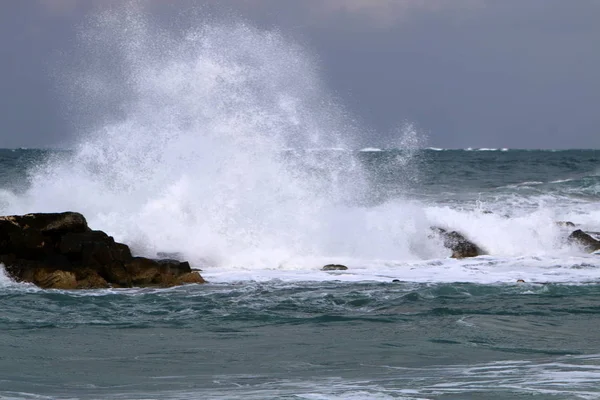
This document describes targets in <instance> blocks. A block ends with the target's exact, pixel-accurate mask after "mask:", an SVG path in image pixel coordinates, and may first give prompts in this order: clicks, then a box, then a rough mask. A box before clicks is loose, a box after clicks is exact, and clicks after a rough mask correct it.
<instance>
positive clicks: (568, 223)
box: [556, 221, 575, 228]
mask: <svg viewBox="0 0 600 400" xmlns="http://www.w3.org/2000/svg"><path fill="white" fill-rule="evenodd" d="M556 225H558V226H563V227H566V228H573V227H574V226H575V224H574V223H572V222H571V221H556Z"/></svg>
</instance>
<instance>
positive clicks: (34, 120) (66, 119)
mask: <svg viewBox="0 0 600 400" xmlns="http://www.w3.org/2000/svg"><path fill="white" fill-rule="evenodd" d="M118 3H120V1H119V0H19V1H9V0H5V1H0V57H1V61H2V62H1V63H0V88H1V93H0V147H20V146H25V147H47V146H64V145H65V143H68V140H69V139H70V138H72V137H73V136H76V135H77V132H76V130H77V128H75V127H76V126H77V123H75V122H74V121H78V120H79V119H80V118H82V117H81V116H80V115H75V113H74V111H73V110H74V109H73V108H71V107H70V106H69V101H73V100H72V99H68V98H67V97H68V96H67V95H66V94H65V92H64V90H62V89H61V88H60V87H61V85H59V84H58V82H63V83H64V82H65V80H68V77H67V76H64V75H66V72H64V74H62V71H61V63H62V62H64V60H65V59H68V58H77V57H78V55H79V54H81V53H80V52H79V45H78V39H77V35H78V32H80V31H81V29H82V26H85V24H86V21H89V17H90V14H91V13H96V12H99V10H100V9H104V8H106V7H114V6H115V4H116V5H118ZM142 3H143V5H144V7H145V8H146V9H147V12H149V13H150V14H151V15H152V17H153V18H155V19H156V20H157V21H164V22H165V23H166V24H167V25H168V23H172V21H174V19H172V16H173V15H175V14H181V11H182V10H189V7H190V4H195V6H201V7H200V8H201V9H202V10H201V11H198V12H197V14H200V15H202V14H205V15H206V14H210V15H211V18H227V17H226V15H236V16H237V18H241V19H243V20H245V21H247V22H248V23H249V24H252V25H256V26H257V27H258V28H260V29H268V30H277V31H279V32H281V34H282V35H284V36H286V37H289V38H290V40H293V41H297V42H298V43H300V44H301V45H302V46H304V47H305V48H307V51H308V52H310V53H312V54H314V56H315V58H316V59H318V60H319V63H320V70H321V71H322V74H323V80H324V82H325V84H326V85H327V86H328V89H329V90H330V91H331V93H333V94H334V95H335V96H337V97H338V98H339V99H340V101H341V102H342V103H343V104H344V105H345V106H346V108H347V110H348V112H349V113H350V114H351V115H353V116H354V118H355V119H356V120H358V121H360V122H359V123H360V125H361V126H363V127H364V132H365V133H364V135H363V137H362V138H361V145H364V146H389V145H390V144H392V145H393V143H394V140H395V138H394V135H395V133H394V132H396V131H397V127H398V126H400V125H401V124H402V123H403V122H404V121H410V122H413V123H414V124H416V125H417V126H418V127H419V129H420V130H421V131H422V132H423V133H424V134H426V135H427V137H428V141H427V145H429V146H434V147H446V148H464V147H509V148H600V23H598V21H599V18H600V1H598V0H197V1H191V0H179V1H178V0H170V1H169V0H147V1H145V2H144V1H142ZM196 8H198V7H196ZM186 12H187V11H186ZM179 20H181V19H179ZM167 21H169V22H167ZM171 28H172V29H177V27H171ZM79 64H81V65H83V64H84V63H79ZM67 69H68V68H65V71H67ZM61 74H62V76H61ZM107 112H108V111H107ZM106 118H107V119H108V118H110V116H108V115H107V116H106Z"/></svg>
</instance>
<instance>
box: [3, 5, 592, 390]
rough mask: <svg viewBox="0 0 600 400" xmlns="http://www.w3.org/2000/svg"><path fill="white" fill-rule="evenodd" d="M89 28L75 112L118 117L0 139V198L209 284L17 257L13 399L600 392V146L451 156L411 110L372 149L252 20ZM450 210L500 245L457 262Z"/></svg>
mask: <svg viewBox="0 0 600 400" xmlns="http://www.w3.org/2000/svg"><path fill="white" fill-rule="evenodd" d="M79 39H80V40H81V46H82V47H83V48H84V49H88V50H89V57H88V58H85V59H84V60H82V62H81V65H77V66H76V67H77V68H75V69H73V70H72V71H71V70H69V71H70V72H69V73H70V75H69V77H68V79H67V81H68V82H69V84H70V85H72V87H70V90H69V95H70V96H73V99H72V100H71V101H72V102H73V103H74V104H76V105H77V107H74V109H80V110H84V109H85V110H87V111H86V112H90V113H94V112H96V111H98V110H102V109H103V107H102V105H106V104H107V102H108V103H111V104H113V105H115V108H116V109H118V112H117V113H116V115H115V114H111V116H110V117H108V116H106V117H105V118H96V120H97V121H100V122H98V123H96V124H93V126H91V127H88V128H85V129H83V128H82V129H81V131H78V134H77V138H76V140H75V142H74V144H73V145H72V146H69V148H68V149H67V150H41V149H5V150H0V214H22V213H28V212H57V211H67V210H70V211H78V212H81V213H83V214H84V215H85V216H86V218H87V220H88V223H89V225H90V226H91V227H92V228H94V229H101V230H104V231H106V232H107V233H109V234H110V235H112V236H114V237H115V239H116V240H118V241H121V242H124V243H127V244H129V245H130V247H131V248H132V250H133V252H134V253H136V254H139V255H145V256H150V257H152V256H156V255H157V253H159V252H174V253H178V254H179V256H180V257H181V258H184V259H186V260H189V261H190V262H191V263H192V264H193V265H194V266H195V267H199V268H202V270H203V272H202V274H203V276H204V277H205V278H206V279H207V280H208V282H209V283H208V284H205V285H191V286H184V287H178V288H172V289H161V290H158V289H139V288H137V289H136V288H133V289H118V290H117V289H115V290H99V291H98V290H96V291H58V290H41V289H38V288H36V287H33V286H31V285H27V284H23V283H15V282H12V281H10V280H9V279H8V278H7V277H6V276H5V275H4V274H0V305H1V309H0V398H2V399H319V400H320V399H327V400H330V399H514V398H531V397H535V398H540V399H545V398H552V399H574V398H579V399H596V398H600V384H599V382H600V335H598V332H597V327H598V325H599V323H600V289H599V287H598V285H597V284H598V282H599V281H600V255H598V254H587V253H585V252H584V251H583V250H582V249H580V248H578V247H577V246H574V245H572V244H570V243H569V242H568V241H567V240H566V238H567V236H568V235H569V234H570V232H571V231H572V230H573V228H568V227H564V226H561V225H559V224H557V223H556V222H557V221H571V222H573V223H575V224H577V225H578V227H579V228H581V229H584V230H587V231H591V232H595V231H600V210H599V207H598V206H599V205H600V151H598V150H563V151H550V150H512V149H455V150H444V149H433V148H426V138H423V136H422V135H421V134H420V133H419V132H418V129H415V128H414V127H413V126H412V125H410V124H403V125H401V126H400V127H399V128H398V131H397V140H395V141H394V143H389V145H388V146H387V147H385V148H383V149H378V148H374V147H369V148H361V146H360V145H357V143H361V142H362V143H364V138H365V137H368V135H371V136H372V137H373V138H376V137H377V135H376V134H375V133H372V132H371V133H369V134H367V133H364V132H367V131H366V130H362V129H361V127H360V126H359V124H357V123H356V121H355V119H354V117H353V116H352V115H349V113H348V111H347V110H345V109H344V107H343V106H341V105H340V104H339V102H338V101H337V100H336V99H335V96H332V95H331V94H329V93H328V91H327V89H326V84H325V83H324V82H323V79H322V73H321V70H320V67H319V65H318V63H316V62H315V59H314V57H313V56H312V55H311V54H310V52H309V51H307V50H306V49H304V48H303V47H302V46H300V45H298V44H296V43H294V42H293V41H290V40H288V39H287V38H285V37H283V36H282V35H281V34H279V33H277V32H269V31H262V30H260V29H257V28H254V27H252V26H249V25H247V24H244V23H239V22H231V21H229V22H227V21H226V22H222V21H221V22H219V23H206V22H203V23H202V24H199V25H198V26H193V27H191V28H190V27H188V28H186V29H182V31H181V32H172V31H165V30H162V29H160V28H157V27H155V26H153V24H152V22H151V21H149V20H148V19H146V18H144V17H143V15H142V14H140V13H139V10H135V9H133V10H131V9H129V10H127V9H126V10H125V11H123V12H118V13H116V14H111V12H107V13H106V14H100V15H98V16H97V17H96V19H95V20H94V23H91V24H89V26H87V27H84V28H82V33H81V35H80V38H79ZM107 60H109V61H110V63H109V65H108V67H106V68H103V67H102V66H103V64H102V62H106V61H107ZM65 70H66V69H65ZM98 112H99V111H98ZM96 117H98V116H96ZM75 125H76V124H75ZM40 134H43V132H40ZM361 137H362V140H360V139H361ZM434 226H436V227H443V228H447V229H453V230H458V231H460V232H462V233H463V234H464V235H466V236H467V237H468V238H470V239H471V240H473V241H474V242H476V243H477V244H478V245H480V246H481V247H482V248H484V249H485V250H486V251H487V253H488V255H485V256H480V257H476V258H472V259H465V260H455V259H450V258H449V255H450V254H449V251H448V250H447V249H445V248H444V247H443V245H442V243H441V241H440V240H439V239H436V238H435V237H432V236H431V229H430V228H431V227H434ZM328 263H342V264H345V265H347V266H348V268H349V269H348V270H347V271H334V272H323V271H321V270H320V269H321V267H322V266H323V265H325V264H328ZM518 280H523V281H524V283H519V282H517V281H518Z"/></svg>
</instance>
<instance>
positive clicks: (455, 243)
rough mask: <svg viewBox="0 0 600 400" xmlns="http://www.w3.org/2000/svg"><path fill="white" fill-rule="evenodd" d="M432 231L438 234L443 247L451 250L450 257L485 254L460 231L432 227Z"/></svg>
mask: <svg viewBox="0 0 600 400" xmlns="http://www.w3.org/2000/svg"><path fill="white" fill-rule="evenodd" d="M431 229H432V230H433V232H434V233H435V234H437V235H439V236H440V237H441V238H442V240H443V242H444V247H446V248H447V249H450V250H452V256H451V257H452V258H468V257H477V256H481V255H484V254H487V253H486V252H485V251H484V250H483V249H482V248H480V247H479V246H477V245H476V244H475V243H473V242H471V241H470V240H469V239H467V238H466V237H465V236H464V235H462V234H461V233H458V232H456V231H450V232H449V231H447V230H446V229H443V228H439V227H433V228H431Z"/></svg>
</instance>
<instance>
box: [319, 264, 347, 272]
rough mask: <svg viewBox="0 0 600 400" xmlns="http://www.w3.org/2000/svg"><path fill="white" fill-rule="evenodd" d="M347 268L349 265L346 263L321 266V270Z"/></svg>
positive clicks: (343, 269) (344, 269)
mask: <svg viewBox="0 0 600 400" xmlns="http://www.w3.org/2000/svg"><path fill="white" fill-rule="evenodd" d="M347 269H348V267H346V266H345V265H341V264H327V265H325V266H324V267H323V268H321V271H346V270H347Z"/></svg>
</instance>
